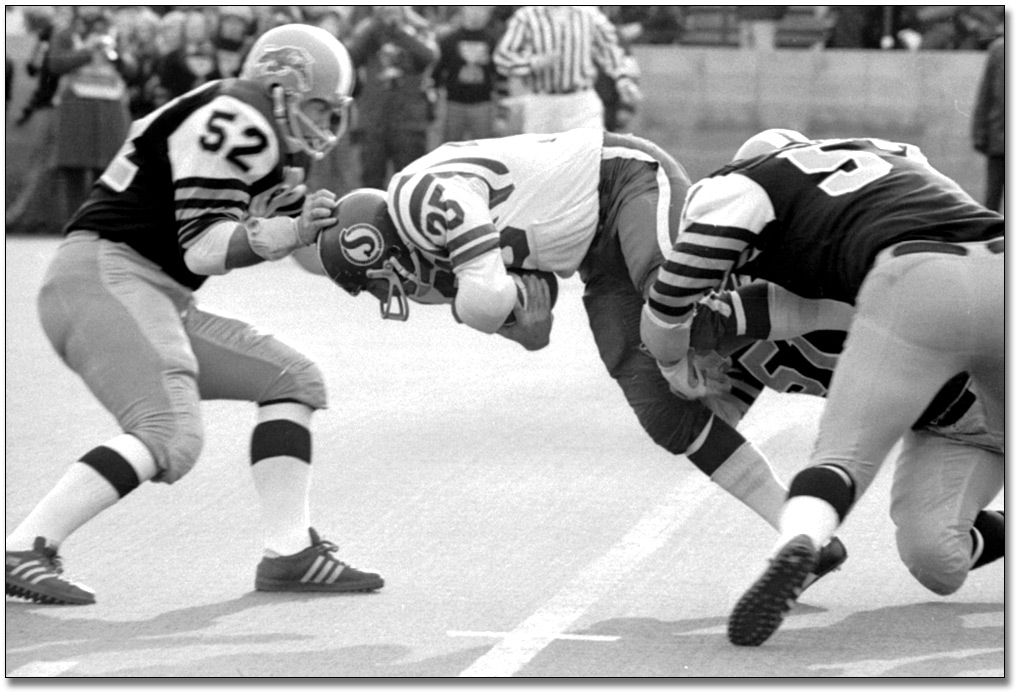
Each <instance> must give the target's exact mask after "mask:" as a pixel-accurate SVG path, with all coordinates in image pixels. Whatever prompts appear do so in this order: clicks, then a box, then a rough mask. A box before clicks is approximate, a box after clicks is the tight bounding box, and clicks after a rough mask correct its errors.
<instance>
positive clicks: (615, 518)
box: [5, 238, 1006, 679]
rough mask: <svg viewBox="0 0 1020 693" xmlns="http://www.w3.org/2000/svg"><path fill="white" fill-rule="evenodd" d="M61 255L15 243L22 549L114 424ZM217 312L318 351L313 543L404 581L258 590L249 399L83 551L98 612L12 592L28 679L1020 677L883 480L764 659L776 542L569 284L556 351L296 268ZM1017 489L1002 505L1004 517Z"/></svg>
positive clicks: (78, 538) (999, 630)
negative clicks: (651, 431)
mask: <svg viewBox="0 0 1020 693" xmlns="http://www.w3.org/2000/svg"><path fill="white" fill-rule="evenodd" d="M56 244H57V241H56V240H55V239H27V238H15V239H12V238H7V240H6V244H5V251H6V257H5V265H6V267H5V269H6V277H5V300H6V311H5V320H6V322H5V327H6V330H5V334H6V352H5V366H6V368H5V394H6V404H5V416H6V425H5V453H6V458H5V491H6V494H5V500H6V511H5V517H6V530H7V532H10V531H11V530H12V528H13V527H14V526H16V524H17V523H18V522H19V521H20V520H21V519H22V518H23V517H24V516H25V515H26V514H27V512H28V511H29V510H30V509H31V507H32V506H33V505H34V504H35V503H36V502H37V501H38V499H39V498H40V497H41V496H42V495H43V494H44V493H45V492H46V491H47V490H48V489H49V488H50V486H51V485H52V484H53V483H54V482H55V481H56V479H57V478H58V477H59V475H60V474H61V473H62V471H63V470H64V469H65V468H66V466H67V465H68V464H69V463H70V462H71V461H72V460H73V459H75V457H76V456H77V455H79V454H81V453H82V452H84V451H85V450H87V449H89V448H90V447H92V446H94V445H96V444H98V443H100V442H102V441H104V440H105V439H107V438H109V437H110V436H112V435H113V434H114V433H115V432H116V428H115V424H114V422H113V421H112V420H111V418H110V417H109V415H108V414H106V413H105V412H104V411H103V410H102V409H101V408H100V406H99V405H98V404H97V403H96V402H95V401H94V400H93V399H92V398H91V396H90V395H89V393H88V392H87V391H86V390H85V388H84V387H83V385H82V384H81V382H80V381H79V380H78V379H77V378H76V376H74V375H73V374H72V373H71V372H70V371H68V370H67V369H66V368H65V367H64V366H63V365H62V364H61V363H60V362H59V360H58V359H57V357H56V356H55V355H54V353H53V352H52V350H51V349H50V347H49V345H48V344H47V343H46V341H45V339H44V337H43V335H42V332H41V329H40V327H39V324H38V320H37V318H36V313H35V294H36V292H37V290H38V286H39V283H40V281H41V277H42V273H43V271H44V269H45V266H46V263H47V261H48V260H49V258H50V256H51V255H52V253H53V251H54V249H55V248H56ZM199 300H200V303H201V304H202V305H203V306H204V307H205V308H207V309H211V310H220V311H224V312H229V313H230V314H233V315H238V316H241V317H244V318H246V319H249V320H250V321H251V322H253V323H254V324H256V325H259V326H260V327H261V328H263V329H264V330H266V331H268V332H272V333H275V334H277V335H279V336H281V337H283V338H284V339H286V340H287V341H289V342H291V343H293V344H294V345H296V346H298V347H299V348H301V349H302V350H304V351H305V352H306V353H308V354H309V355H310V356H312V357H313V358H314V359H316V360H317V361H318V362H319V363H320V365H321V366H322V368H323V371H324V372H325V375H326V378H327V382H328V386H329V390H330V396H331V401H332V406H331V408H330V409H329V410H328V411H326V412H324V413H322V414H320V415H318V416H317V419H316V422H315V428H314V433H315V436H316V437H315V447H314V450H315V463H314V468H315V474H316V476H315V482H316V483H315V488H314V492H313V496H312V509H313V515H314V517H315V522H316V526H317V527H318V528H319V529H320V530H322V531H323V532H324V533H325V534H326V535H327V536H328V537H330V538H331V539H333V540H334V541H337V543H339V544H340V547H341V550H340V557H341V558H342V559H344V560H348V561H350V562H352V563H353V564H354V565H356V566H359V567H365V568H370V569H377V570H379V572H381V573H382V574H383V576H384V577H385V578H386V587H385V588H383V589H382V590H380V591H379V592H377V593H374V594H368V595H346V596H300V595H289V596H288V595H283V596H281V595H266V594H262V593H255V592H254V591H253V580H254V570H255V565H256V562H257V560H258V555H259V547H260V532H259V527H258V523H257V519H256V502H255V495H254V489H253V487H252V483H251V481H250V477H249V473H248V469H247V467H248V462H247V452H246V451H247V445H248V432H249V430H250V427H251V425H252V424H253V421H254V413H253V409H252V407H251V406H250V405H242V404H236V403H224V402H211V403H208V404H206V405H205V409H204V415H205V423H206V428H207V439H206V444H205V449H204V452H203V455H202V459H201V461H200V463H199V464H198V466H197V467H196V468H195V470H194V471H193V472H192V473H191V474H189V475H188V476H187V477H185V479H184V480H182V481H181V482H180V483H179V484H176V485H175V486H173V487H167V486H164V485H149V486H145V487H143V488H141V489H139V490H137V491H135V492H134V493H133V494H132V495H131V496H129V497H128V498H127V499H125V500H124V501H123V502H122V503H120V504H118V505H117V506H115V507H114V508H112V509H110V510H109V511H107V512H106V513H104V514H103V515H101V516H100V517H99V518H97V519H96V520H95V521H94V522H92V523H91V524H89V525H87V526H86V527H85V528H83V529H82V530H81V531H80V532H78V533H77V534H75V535H74V536H73V537H72V538H71V539H70V540H69V541H68V542H66V544H65V545H64V547H63V549H62V554H63V555H64V558H65V564H66V567H67V570H68V572H69V574H70V575H72V576H73V577H74V578H75V579H78V580H80V581H82V582H84V583H86V584H88V585H90V586H91V587H92V588H94V589H95V590H96V591H97V593H98V603H97V604H96V605H94V606H88V607H44V606H39V605H33V604H28V603H25V602H20V601H16V600H11V599H8V600H7V603H6V609H5V635H6V644H5V652H6V662H5V672H6V675H7V676H8V677H28V676H62V677H197V676H208V677H388V678H411V677H430V678H432V677H443V678H445V677H459V676H464V677H503V676H518V677H535V678H538V677H549V678H552V677H556V678H563V677H583V678H588V677H605V678H611V679H617V678H639V677H699V678H713V679H714V678H721V677H986V676H998V677H1001V676H1003V675H1004V673H1005V666H1006V652H1005V648H1006V638H1005V612H1006V610H1005V591H1006V590H1005V570H1004V563H1003V562H1002V561H1000V562H997V563H995V564H993V565H991V566H989V567H986V568H983V569H981V570H980V571H976V572H975V573H974V574H973V575H971V576H970V579H969V580H968V582H967V584H966V585H964V587H963V588H962V589H961V590H960V591H959V592H958V593H957V594H955V595H952V596H950V597H946V598H942V597H936V596H935V595H933V594H931V593H929V592H927V591H926V590H924V589H923V588H922V587H921V586H920V585H919V584H917V583H916V582H915V581H914V580H913V578H912V577H911V576H910V575H909V574H908V573H907V571H906V569H905V568H904V567H903V565H902V564H901V563H900V561H899V559H898V557H897V555H896V551H895V547H894V542H893V537H892V524H891V521H890V520H889V517H888V509H887V506H888V491H889V483H890V477H891V474H890V473H889V468H888V467H886V468H885V469H883V470H882V472H881V474H880V475H879V477H878V479H877V480H876V482H875V484H874V485H873V487H872V488H871V489H870V491H869V493H868V495H866V496H865V498H864V499H863V500H862V501H861V503H860V504H859V506H858V507H857V509H856V511H855V512H854V514H853V515H852V516H851V517H850V518H849V520H848V521H847V522H846V523H845V525H844V526H843V527H842V528H841V530H840V536H841V537H842V538H843V540H844V542H845V543H846V545H847V547H848V549H849V552H850V560H849V562H848V563H847V564H846V566H845V567H844V568H843V570H841V571H840V572H838V573H835V574H834V575H833V576H831V577H828V578H826V579H825V580H823V581H822V582H820V583H819V584H818V585H816V586H815V587H812V588H811V590H810V591H809V592H808V593H807V594H806V595H805V597H804V599H803V600H802V603H800V604H799V605H798V606H796V607H795V609H794V611H793V613H792V614H791V615H790V616H789V617H788V619H787V621H786V623H785V624H784V627H783V628H782V629H781V630H780V632H779V633H777V634H776V635H775V636H773V638H772V639H770V640H769V641H768V642H767V643H766V644H765V645H763V646H762V647H760V648H736V647H733V646H731V645H729V644H728V642H727V641H726V637H725V622H726V618H727V615H728V613H729V610H730V608H731V607H732V605H733V604H734V602H735V600H736V599H737V597H738V596H739V595H740V594H741V593H742V592H743V590H744V589H746V587H747V586H748V585H749V584H750V583H751V581H752V580H753V579H754V578H755V577H756V576H757V574H758V573H759V572H760V570H761V569H762V568H763V566H764V560H765V557H766V556H767V554H768V552H769V550H770V549H771V546H772V543H773V540H774V535H773V533H772V530H771V529H770V528H769V527H768V526H767V525H766V524H765V523H764V522H763V521H761V520H760V519H759V518H758V517H757V516H755V515H753V514H752V513H751V512H750V511H749V510H747V509H745V508H744V507H743V506H742V505H740V504H739V503H738V502H737V501H735V500H733V499H732V498H731V497H729V496H728V495H726V494H725V493H724V492H723V491H721V490H720V489H719V488H717V487H715V486H714V485H713V484H711V483H710V482H708V481H707V479H706V478H705V477H704V476H703V475H701V474H700V473H699V472H697V471H696V470H694V469H693V467H692V466H691V465H690V464H689V463H688V462H687V461H686V460H685V459H684V458H679V457H678V458H674V457H671V456H670V455H668V454H666V453H665V452H664V451H662V450H660V449H658V448H656V447H655V446H654V445H653V444H652V443H651V441H650V440H649V439H648V438H647V437H646V436H645V435H644V433H643V432H642V431H641V429H640V427H639V426H638V424H637V421H636V419H635V418H634V416H633V414H632V413H631V411H630V410H629V409H628V408H627V406H626V404H625V402H624V400H623V397H622V395H621V394H620V392H619V391H618V389H617V387H616V385H615V384H614V383H613V382H612V381H611V380H610V379H609V378H608V376H606V375H605V373H604V369H603V366H602V364H601V362H600V361H599V359H598V356H597V353H596V351H595V347H594V344H593V342H592V340H591V338H590V335H589V334H588V328H587V324H586V318H585V315H584V312H583V309H582V307H581V302H580V286H579V285H578V284H577V283H576V282H565V283H564V284H563V286H562V288H561V293H560V299H559V304H558V306H557V309H556V316H557V317H556V322H555V326H554V329H553V335H552V337H553V339H552V344H551V345H550V346H549V347H548V348H547V349H545V350H543V351H541V352H537V353H527V352H525V351H524V350H523V349H521V348H520V347H518V346H517V345H515V344H512V343H510V342H507V341H505V340H502V339H499V338H496V337H485V336H483V335H480V334H477V333H474V332H472V331H470V330H468V329H466V328H464V327H460V326H457V325H455V324H454V322H453V321H452V319H451V318H450V315H449V311H448V310H447V309H445V308H441V307H433V308H426V307H419V306H413V307H412V315H411V318H410V320H409V321H408V322H407V323H403V324H399V323H393V322H383V321H382V320H380V319H379V316H378V308H377V305H376V304H375V302H374V301H372V300H371V299H368V298H358V299H352V298H350V297H348V296H347V295H346V294H343V293H342V292H340V291H338V290H336V289H334V288H333V287H332V285H330V284H328V283H326V282H325V281H324V280H322V279H321V278H318V277H313V276H311V275H308V274H305V273H303V272H302V271H301V270H299V269H298V268H297V267H296V266H295V265H293V264H290V263H289V262H282V263H276V264H273V265H265V266H261V267H259V268H256V269H253V270H250V271H247V272H238V273H235V274H232V275H228V276H226V277H224V278H222V279H214V280H212V281H210V282H209V285H208V287H207V288H203V289H202V290H201V291H200V292H199ZM819 407H820V403H819V402H818V401H817V400H814V399H811V398H808V397H803V396H765V397H763V398H762V400H761V401H760V402H759V403H757V404H756V405H755V407H754V408H753V409H752V411H751V412H750V414H749V415H748V417H747V418H746V419H745V421H744V422H743V424H742V430H743V431H744V432H745V434H746V435H748V437H750V438H751V439H752V440H754V441H755V442H757V443H758V445H759V446H760V447H761V448H762V449H763V451H764V452H765V453H766V454H767V455H769V456H770V458H771V459H772V460H773V462H774V464H775V466H776V468H777V469H778V470H779V473H780V475H781V477H783V478H786V479H788V478H789V477H790V476H791V475H792V474H793V473H794V472H795V471H796V470H797V469H798V467H799V465H802V464H803V463H804V462H805V461H806V459H807V455H808V452H809V450H810V446H811V442H812V435H813V431H814V429H815V425H816V422H817V417H818V414H819V411H820V409H819ZM1002 502H1003V498H1002V497H1000V499H999V500H998V501H997V507H1002V505H1001V504H1002Z"/></svg>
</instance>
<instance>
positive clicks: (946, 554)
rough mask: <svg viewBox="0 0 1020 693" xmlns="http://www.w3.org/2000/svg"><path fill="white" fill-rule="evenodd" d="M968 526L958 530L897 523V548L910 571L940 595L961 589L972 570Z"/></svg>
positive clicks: (919, 580)
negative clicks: (965, 529) (966, 528)
mask: <svg viewBox="0 0 1020 693" xmlns="http://www.w3.org/2000/svg"><path fill="white" fill-rule="evenodd" d="M972 546H973V544H972V542H971V539H970V534H969V530H968V531H963V532H957V531H954V530H952V529H951V528H947V527H932V526H930V525H927V524H925V523H923V522H917V523H911V524H904V525H897V527H896V548H897V549H898V550H899V552H900V559H901V560H902V561H903V564H904V565H905V566H906V567H907V570H909V571H910V574H911V575H913V576H914V578H915V579H916V580H917V581H918V582H920V583H921V584H922V585H924V587H925V588H926V589H928V590H930V591H932V592H934V593H935V594H938V595H942V596H945V595H948V594H952V593H953V592H955V591H956V590H958V589H960V587H961V586H962V585H963V583H964V581H965V580H966V579H967V573H969V572H970V565H971V555H970V554H971V549H972Z"/></svg>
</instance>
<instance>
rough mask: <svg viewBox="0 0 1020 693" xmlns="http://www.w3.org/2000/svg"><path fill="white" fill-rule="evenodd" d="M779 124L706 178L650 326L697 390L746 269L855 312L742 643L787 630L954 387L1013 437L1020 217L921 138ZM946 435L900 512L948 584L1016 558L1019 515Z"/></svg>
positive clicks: (982, 464) (743, 623)
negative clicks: (1008, 349) (938, 398)
mask: <svg viewBox="0 0 1020 693" xmlns="http://www.w3.org/2000/svg"><path fill="white" fill-rule="evenodd" d="M774 134H775V133H771V134H769V133H765V134H763V135H762V136H758V137H757V139H756V138H752V140H755V141H752V142H749V143H747V144H746V145H745V147H742V148H741V150H742V153H741V155H740V158H738V159H737V160H735V161H734V162H732V163H731V164H729V165H727V166H725V167H723V168H722V169H720V170H718V171H717V172H715V173H713V174H712V175H710V176H709V177H707V178H705V179H703V180H702V181H699V182H698V183H696V184H695V185H694V186H692V188H691V192H690V193H689V195H688V198H687V202H686V204H685V208H684V212H683V215H682V220H681V227H680V234H679V236H678V238H677V242H676V244H675V245H674V248H673V251H672V252H671V254H670V255H669V257H668V259H667V261H666V263H665V264H664V265H663V266H662V268H661V269H660V270H659V275H658V278H657V280H656V282H655V284H654V285H653V287H652V290H651V292H650V294H649V299H648V302H647V304H646V306H645V310H644V312H643V314H642V326H641V327H642V336H643V339H644V342H645V344H646V345H647V346H648V348H649V349H650V350H651V352H652V353H653V354H654V355H655V357H656V358H657V359H658V360H659V363H660V367H661V369H662V371H663V373H664V375H666V377H667V379H669V380H670V382H672V383H673V385H674V386H675V387H676V388H677V389H678V390H680V391H685V390H688V391H689V393H690V394H695V395H697V394H703V391H704V387H703V386H702V385H699V387H696V388H691V387H690V386H691V383H692V382H694V383H699V382H703V379H702V377H701V376H699V375H698V366H697V364H696V362H695V359H694V358H692V357H691V355H690V352H689V347H690V337H691V324H692V317H693V315H694V313H695V310H696V306H697V305H698V303H699V302H700V301H701V300H702V298H703V297H704V296H705V295H707V294H709V293H710V292H711V291H713V290H716V289H719V288H721V287H722V286H723V284H724V282H725V281H726V278H727V277H728V276H729V275H731V274H734V273H735V274H741V275H747V276H750V277H754V278H758V279H763V280H766V281H769V282H772V283H774V284H776V285H778V286H779V287H781V288H783V289H785V290H787V292H789V293H790V295H793V296H796V297H799V298H802V299H807V300H819V301H836V302H840V303H846V304H850V305H853V306H854V308H855V313H854V318H853V321H852V323H851V325H850V328H849V330H848V334H847V338H846V343H845V345H844V348H843V351H842V353H841V354H840V357H839V361H838V363H837V366H836V369H835V372H834V374H833V377H832V382H831V386H830V388H829V392H828V397H827V400H826V404H825V408H824V412H823V415H822V419H821V424H820V430H819V435H818V440H817V443H816V445H815V449H814V452H813V454H812V460H811V466H809V467H808V468H807V469H805V470H803V471H801V472H800V473H798V474H797V475H796V476H795V477H794V480H793V482H792V483H791V487H790V493H789V498H788V500H787V502H786V503H785V504H784V507H783V512H782V517H781V522H780V524H781V529H780V534H781V536H780V540H779V543H778V544H777V547H776V549H775V551H774V553H773V557H772V559H771V560H770V563H769V567H768V568H767V569H766V571H765V572H764V573H763V574H762V576H761V577H760V578H759V579H758V580H757V581H756V582H755V583H754V584H753V585H752V586H751V588H750V589H749V590H748V591H747V592H746V593H745V594H744V596H743V597H742V598H741V599H740V600H739V601H738V603H737V605H736V606H735V608H734V610H733V613H732V614H731V617H730V622H729V628H728V635H729V638H730V640H731V642H733V643H735V644H738V645H759V644H761V643H762V642H764V641H765V640H766V639H768V638H769V637H770V636H771V635H772V633H774V632H775V631H776V630H777V629H778V627H779V625H780V624H781V623H782V619H783V617H784V615H785V613H786V612H787V611H788V610H789V608H790V604H791V603H792V601H794V600H795V599H796V598H797V596H798V595H799V593H800V589H801V584H802V581H803V577H804V576H805V575H808V574H810V572H811V571H812V570H813V569H814V566H815V564H816V562H817V559H818V551H819V547H821V546H823V545H824V544H825V543H826V542H827V541H828V540H829V538H830V537H831V536H832V534H833V532H834V531H835V530H836V528H837V527H838V526H839V524H840V523H841V522H842V521H843V520H844V519H845V517H846V515H847V513H849V512H850V510H851V508H852V506H853V504H854V502H855V501H856V500H857V499H858V498H859V497H860V496H861V494H862V493H864V492H865V490H866V489H867V487H868V486H869V485H870V483H871V481H872V480H873V479H874V477H875V475H876V473H877V471H878V468H879V465H880V464H881V463H882V461H883V460H884V459H885V457H886V456H887V455H888V453H889V452H890V450H891V449H892V448H893V446H894V445H895V444H896V442H897V441H898V440H900V438H902V437H903V436H905V435H907V434H908V433H909V431H910V429H911V426H912V425H913V424H914V423H915V422H916V421H917V420H918V418H919V417H920V416H921V415H922V414H923V413H924V411H925V410H926V409H927V408H928V407H929V405H930V404H931V402H932V400H933V398H934V397H935V395H936V394H937V393H938V392H939V390H940V389H941V388H942V387H943V386H945V384H946V383H947V382H948V381H950V380H951V379H952V378H954V377H956V376H957V375H958V374H960V373H968V374H969V375H970V376H971V377H972V379H973V382H974V386H975V389H976V392H977V393H978V396H979V398H980V400H981V405H982V407H983V410H984V412H985V415H986V417H987V425H988V429H989V432H990V433H991V435H993V436H995V437H996V438H1001V439H1002V440H1003V441H1004V400H1005V349H1004V337H1005V331H1004V330H1005V328H1004V322H1005V321H1004V286H1005V285H1004V274H1005V263H1004V240H1003V233H1004V220H1003V217H1002V216H1001V215H999V214H997V213H995V212H992V211H989V210H987V209H985V208H984V207H983V206H981V205H980V204H978V203H977V202H976V201H975V200H973V199H972V198H971V197H970V196H969V195H967V194H966V193H965V192H964V191H963V190H962V189H961V188H960V187H959V186H958V185H957V184H956V183H954V182H953V181H951V180H950V179H948V178H946V177H945V176H943V175H942V174H940V173H938V172H937V171H935V170H934V169H933V168H932V167H931V166H930V165H929V163H928V162H927V160H926V159H925V157H924V156H923V155H922V154H921V153H920V152H919V151H918V150H917V148H916V147H913V146H911V145H907V144H898V143H892V142H886V141H883V140H877V139H845V140H818V141H809V140H807V139H806V138H804V137H803V136H802V135H799V134H797V133H792V134H793V135H794V136H789V135H783V134H780V136H779V137H778V138H776V137H773V135H774ZM762 145H764V146H762ZM805 331H809V330H805ZM699 390H700V392H699ZM930 444H931V446H932V447H931V448H930V449H928V450H925V451H924V454H908V455H906V461H905V460H904V459H903V458H901V460H899V461H898V463H897V470H896V476H895V479H894V489H893V515H894V516H898V518H897V521H898V523H903V524H898V529H897V534H898V541H899V543H900V548H901V551H904V550H906V551H907V552H908V553H912V554H913V555H911V556H910V558H909V559H907V562H908V565H910V566H911V570H912V572H913V573H914V575H915V576H916V577H917V578H918V579H919V580H920V581H921V582H922V583H923V584H924V585H925V586H927V587H928V588H929V589H931V590H933V591H936V592H938V593H940V594H948V593H951V592H953V591H955V590H956V589H958V588H959V587H960V585H962V583H963V581H964V580H965V579H966V575H967V572H968V571H969V570H970V569H971V568H972V567H975V566H978V565H983V564H984V563H986V562H988V561H990V560H994V559H996V558H999V557H1001V556H1002V555H1003V552H1004V547H1003V542H1004V534H1005V531H1004V516H1003V514H1002V513H1000V512H990V511H987V510H985V508H986V506H987V505H988V504H989V503H990V502H991V501H992V500H993V499H994V498H995V496H996V495H997V494H998V493H999V491H1001V490H1002V488H1003V479H1004V471H1003V468H1004V458H1003V456H1002V455H1001V454H998V455H996V454H994V453H991V452H989V451H986V450H982V449H980V448H976V447H968V448H966V449H965V450H957V451H956V453H957V454H951V453H949V452H948V451H946V452H945V454H944V455H943V454H941V453H942V452H943V450H942V449H941V448H943V447H948V446H951V445H952V442H951V441H943V440H934V441H931V442H930ZM911 445H913V441H911V440H909V439H908V440H907V441H906V446H911ZM986 453H987V454H986ZM936 456H938V457H939V459H940V463H939V464H936V465H933V464H929V462H930V460H931V459H932V458H933V457H936ZM925 504H928V505H929V506H930V507H934V506H935V505H938V506H940V507H939V508H938V509H937V510H935V511H931V514H933V515H935V516H937V517H938V518H939V519H940V523H939V524H938V525H937V526H929V527H916V526H913V523H912V522H911V521H912V520H913V519H916V518H917V517H921V516H923V515H922V514H921V513H919V512H917V509H919V508H921V507H922V506H923V505H925ZM904 535H909V536H906V540H904Z"/></svg>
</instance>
